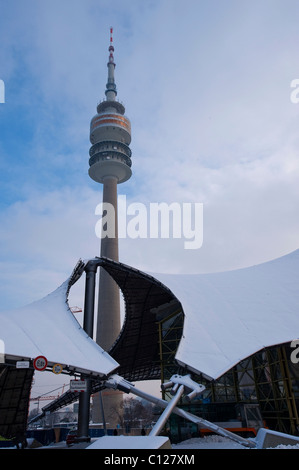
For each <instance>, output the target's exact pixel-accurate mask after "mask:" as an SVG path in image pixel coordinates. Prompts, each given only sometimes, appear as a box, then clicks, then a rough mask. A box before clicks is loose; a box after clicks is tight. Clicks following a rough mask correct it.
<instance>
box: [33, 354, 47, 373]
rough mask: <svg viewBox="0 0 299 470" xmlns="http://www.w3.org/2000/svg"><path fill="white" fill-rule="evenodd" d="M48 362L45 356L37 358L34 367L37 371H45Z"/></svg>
mask: <svg viewBox="0 0 299 470" xmlns="http://www.w3.org/2000/svg"><path fill="white" fill-rule="evenodd" d="M47 364H48V361H47V359H46V358H45V356H37V357H36V358H35V359H34V361H33V367H34V369H36V370H45V368H46V367H47Z"/></svg>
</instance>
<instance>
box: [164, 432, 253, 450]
mask: <svg viewBox="0 0 299 470" xmlns="http://www.w3.org/2000/svg"><path fill="white" fill-rule="evenodd" d="M172 448H173V449H248V448H247V447H244V446H242V445H241V444H238V443H237V442H234V441H232V440H231V439H228V438H226V437H222V436H216V435H212V436H204V437H194V438H191V439H187V440H186V441H182V442H180V443H179V444H172Z"/></svg>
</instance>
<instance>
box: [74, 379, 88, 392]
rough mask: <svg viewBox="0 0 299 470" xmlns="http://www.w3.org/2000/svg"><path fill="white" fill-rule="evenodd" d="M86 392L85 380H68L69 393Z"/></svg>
mask: <svg viewBox="0 0 299 470" xmlns="http://www.w3.org/2000/svg"><path fill="white" fill-rule="evenodd" d="M86 390H87V382H86V380H70V391H71V392H86Z"/></svg>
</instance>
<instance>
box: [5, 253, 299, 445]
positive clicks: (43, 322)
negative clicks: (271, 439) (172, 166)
mask: <svg viewBox="0 0 299 470" xmlns="http://www.w3.org/2000/svg"><path fill="white" fill-rule="evenodd" d="M96 259H97V260H98V263H99V265H100V266H101V267H103V268H104V269H105V270H107V272H108V273H109V274H110V275H111V276H112V277H113V278H114V279H115V281H116V282H117V283H118V285H119V287H120V289H121V291H122V293H123V296H124V301H125V310H126V311H125V321H124V325H123V328H122V331H121V333H120V335H119V337H118V339H117V340H116V342H115V344H114V345H113V346H112V347H111V349H110V350H109V351H107V352H105V351H103V350H102V349H101V348H100V347H99V346H98V345H96V343H95V342H94V341H93V340H92V339H91V338H89V337H88V336H87V335H86V333H85V332H84V330H83V329H82V328H81V327H80V325H79V324H78V322H77V320H76V319H75V318H74V316H73V314H72V312H71V311H70V309H69V307H68V303H67V298H68V293H69V290H70V288H71V286H72V285H73V284H74V283H75V282H76V281H77V280H78V279H79V277H80V276H81V275H82V274H83V272H84V270H85V266H86V262H81V261H80V262H79V263H78V265H77V266H76V268H75V270H74V272H73V273H72V275H71V277H70V278H69V279H68V280H67V281H66V282H65V283H64V284H63V285H62V286H61V287H60V288H58V289H57V290H56V291H55V292H54V293H52V294H50V295H49V296H47V297H46V298H44V299H42V300H41V301H37V302H35V303H33V304H31V305H29V306H27V307H24V308H22V309H18V310H14V311H11V312H4V313H2V314H1V315H0V322H1V323H0V325H1V338H2V339H3V341H4V344H5V362H4V363H3V364H2V365H1V368H0V434H2V435H7V436H9V435H10V436H12V435H14V433H15V431H16V429H17V427H18V426H21V427H22V426H23V428H24V426H25V425H26V416H27V414H26V413H27V411H28V402H29V393H30V388H31V380H32V375H33V368H32V366H31V368H30V369H20V370H18V369H16V361H17V360H20V359H28V360H30V361H31V364H32V361H33V359H34V358H35V357H36V356H38V355H44V356H46V357H47V359H48V364H49V368H50V367H51V366H52V365H53V364H54V363H56V362H57V363H60V364H62V365H63V367H64V369H65V371H68V372H70V373H75V374H76V373H83V374H86V375H91V376H92V377H93V379H94V381H93V383H94V390H97V389H99V388H100V387H101V380H103V379H104V378H105V377H106V376H108V375H109V374H110V373H112V372H117V373H118V374H119V375H122V376H123V377H125V378H126V379H127V380H130V381H138V380H150V379H158V378H161V375H162V380H163V374H168V373H171V372H170V370H172V371H173V372H176V371H178V368H181V369H185V370H189V371H190V372H192V373H194V374H195V375H196V376H198V377H200V378H205V379H206V380H210V381H212V383H214V382H215V381H217V380H219V379H220V380H221V377H224V376H225V374H226V373H228V372H229V371H230V370H232V368H234V367H236V365H237V364H239V363H240V361H241V362H242V361H244V360H246V358H249V357H251V356H252V355H254V354H257V353H258V352H259V351H266V350H267V348H271V347H273V346H275V345H283V344H286V343H288V342H291V341H292V340H293V339H294V338H296V336H299V334H298V333H299V315H298V306H299V293H298V285H299V284H298V281H299V279H298V278H299V250H297V251H295V252H293V253H290V254H289V255H286V256H283V257H281V258H279V259H276V260H273V261H270V262H267V263H263V264H261V265H257V266H253V267H250V268H244V269H239V270H234V271H229V272H223V273H214V274H194V275H167V274H157V275H149V274H146V273H143V272H141V271H139V270H136V269H134V268H132V267H130V266H127V265H124V264H122V263H119V262H114V261H112V260H109V259H105V258H96ZM295 375H296V374H295ZM12 377H13V378H12ZM25 384H26V386H25ZM75 398H76V396H75V395H74V394H70V393H69V392H66V394H64V395H63V396H62V397H61V398H60V399H59V400H60V401H58V402H56V403H55V404H54V405H51V404H50V406H49V407H48V409H50V410H51V411H53V410H55V409H57V408H58V407H60V406H64V405H65V404H67V403H69V402H71V401H73V400H74V399H75ZM297 418H298V417H297ZM297 418H296V419H297Z"/></svg>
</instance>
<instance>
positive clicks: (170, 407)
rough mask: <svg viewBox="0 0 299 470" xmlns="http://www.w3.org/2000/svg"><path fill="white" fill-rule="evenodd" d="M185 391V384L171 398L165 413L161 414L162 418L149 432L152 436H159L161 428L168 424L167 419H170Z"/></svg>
mask: <svg viewBox="0 0 299 470" xmlns="http://www.w3.org/2000/svg"><path fill="white" fill-rule="evenodd" d="M183 393H184V385H181V386H180V388H179V389H178V391H177V393H176V395H175V396H174V397H173V398H172V399H171V400H170V402H169V403H168V405H167V407H166V408H165V409H164V411H163V413H162V414H161V416H160V418H159V419H158V421H157V422H156V424H155V425H154V427H153V429H152V430H151V432H150V433H149V435H150V436H158V434H159V433H160V432H161V429H162V428H163V427H164V425H165V424H166V421H167V420H168V418H169V416H170V415H171V413H172V411H173V409H174V408H175V407H176V404H177V403H178V401H179V399H180V398H181V396H182V395H183Z"/></svg>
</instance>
